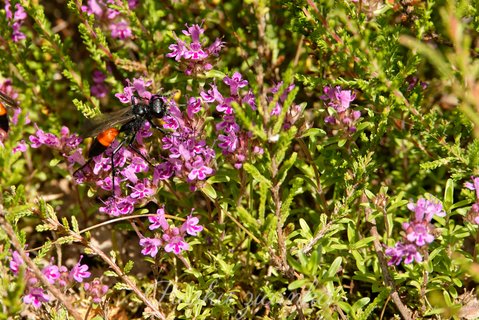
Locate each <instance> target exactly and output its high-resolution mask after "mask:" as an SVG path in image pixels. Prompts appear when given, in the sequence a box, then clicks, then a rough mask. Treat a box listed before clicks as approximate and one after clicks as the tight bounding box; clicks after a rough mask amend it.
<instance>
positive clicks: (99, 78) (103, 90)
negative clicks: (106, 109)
mask: <svg viewBox="0 0 479 320" xmlns="http://www.w3.org/2000/svg"><path fill="white" fill-rule="evenodd" d="M105 79H106V76H105V75H104V74H103V73H102V72H101V71H99V70H94V71H93V72H92V80H93V82H94V85H93V86H91V88H90V92H91V94H92V95H93V96H95V97H97V98H103V97H105V96H106V94H107V92H108V87H107V85H106V84H105Z"/></svg>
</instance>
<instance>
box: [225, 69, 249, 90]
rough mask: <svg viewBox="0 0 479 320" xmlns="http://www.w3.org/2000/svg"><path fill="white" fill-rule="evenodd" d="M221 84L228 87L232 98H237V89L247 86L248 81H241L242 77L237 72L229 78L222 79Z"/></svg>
mask: <svg viewBox="0 0 479 320" xmlns="http://www.w3.org/2000/svg"><path fill="white" fill-rule="evenodd" d="M223 82H224V83H226V84H227V85H228V86H229V87H230V92H231V95H232V96H237V95H238V89H239V88H243V87H245V86H247V85H248V80H243V76H242V75H241V73H239V72H235V73H234V74H233V76H232V77H231V78H229V77H224V78H223Z"/></svg>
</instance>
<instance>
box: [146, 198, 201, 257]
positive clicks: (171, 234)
mask: <svg viewBox="0 0 479 320" xmlns="http://www.w3.org/2000/svg"><path fill="white" fill-rule="evenodd" d="M192 211H193V210H192ZM148 220H149V221H150V227H149V229H150V230H156V229H160V231H161V233H162V234H161V235H159V234H157V235H156V236H155V237H152V238H146V237H145V238H142V239H141V240H140V246H142V247H143V250H141V253H142V254H143V255H145V256H147V255H149V256H151V257H153V258H154V257H155V256H156V255H157V254H158V250H159V248H160V247H163V248H164V249H165V251H166V252H173V253H174V254H181V252H182V251H184V250H189V248H190V245H189V244H188V242H186V241H185V236H186V235H190V236H196V235H198V233H199V232H201V231H202V230H203V226H201V225H199V224H198V223H199V219H198V218H197V217H193V216H192V215H191V214H190V215H189V216H188V217H187V218H186V220H185V222H184V223H183V224H182V225H181V227H179V228H178V227H175V226H174V225H170V224H169V223H168V220H166V217H165V208H164V207H162V208H160V209H158V210H157V211H156V215H155V216H152V217H149V218H148Z"/></svg>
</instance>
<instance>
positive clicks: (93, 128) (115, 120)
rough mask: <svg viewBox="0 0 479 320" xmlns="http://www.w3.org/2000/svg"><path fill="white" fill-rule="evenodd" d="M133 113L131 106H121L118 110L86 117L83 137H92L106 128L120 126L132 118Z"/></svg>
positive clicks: (133, 116)
mask: <svg viewBox="0 0 479 320" xmlns="http://www.w3.org/2000/svg"><path fill="white" fill-rule="evenodd" d="M134 118H135V115H134V114H133V112H132V109H131V108H123V109H120V110H118V111H113V112H109V113H103V114H101V115H99V116H97V117H95V118H93V119H87V121H86V124H85V126H84V128H83V129H82V136H83V137H93V136H97V135H98V134H100V133H102V132H103V131H105V130H106V129H109V128H113V127H117V126H121V125H123V124H125V123H128V122H129V121H131V120H133V119H134Z"/></svg>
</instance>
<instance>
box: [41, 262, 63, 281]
mask: <svg viewBox="0 0 479 320" xmlns="http://www.w3.org/2000/svg"><path fill="white" fill-rule="evenodd" d="M42 273H43V274H44V275H45V278H47V280H48V282H50V283H52V284H53V283H55V282H56V281H57V280H58V279H60V269H59V268H58V266H55V265H48V266H46V267H45V268H43V270H42Z"/></svg>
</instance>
